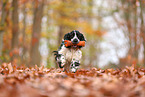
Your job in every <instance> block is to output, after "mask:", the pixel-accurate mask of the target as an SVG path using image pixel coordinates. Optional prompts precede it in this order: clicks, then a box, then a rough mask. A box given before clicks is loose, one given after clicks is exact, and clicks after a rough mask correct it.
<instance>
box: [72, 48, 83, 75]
mask: <svg viewBox="0 0 145 97" xmlns="http://www.w3.org/2000/svg"><path fill="white" fill-rule="evenodd" d="M81 57H82V52H81V51H80V50H78V51H76V52H75V53H74V56H73V58H72V61H71V64H70V71H71V72H74V73H75V72H76V71H77V70H78V69H79V66H80V59H81Z"/></svg>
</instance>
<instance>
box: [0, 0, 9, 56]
mask: <svg viewBox="0 0 145 97" xmlns="http://www.w3.org/2000/svg"><path fill="white" fill-rule="evenodd" d="M7 2H8V0H2V2H1V3H2V14H1V21H0V56H1V55H2V49H3V34H4V27H5V19H6V14H7V13H6V5H7Z"/></svg>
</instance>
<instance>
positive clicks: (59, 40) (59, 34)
mask: <svg viewBox="0 0 145 97" xmlns="http://www.w3.org/2000/svg"><path fill="white" fill-rule="evenodd" d="M63 29H64V27H63V26H62V25H60V26H59V32H58V46H60V43H61V41H62V38H63Z"/></svg>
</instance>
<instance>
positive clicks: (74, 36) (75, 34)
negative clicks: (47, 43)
mask: <svg viewBox="0 0 145 97" xmlns="http://www.w3.org/2000/svg"><path fill="white" fill-rule="evenodd" d="M64 40H70V41H71V42H72V43H73V44H78V43H79V42H80V41H86V40H85V38H84V35H83V34H82V33H80V32H79V31H77V30H74V31H72V32H70V33H67V34H65V35H64ZM81 47H82V46H80V47H79V48H81Z"/></svg>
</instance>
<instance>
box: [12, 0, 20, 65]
mask: <svg viewBox="0 0 145 97" xmlns="http://www.w3.org/2000/svg"><path fill="white" fill-rule="evenodd" d="M12 6H13V11H12V23H13V24H12V55H13V56H12V62H13V63H17V61H16V59H17V58H18V52H19V50H18V36H19V32H18V29H19V27H18V0H13V2H12Z"/></svg>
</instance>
